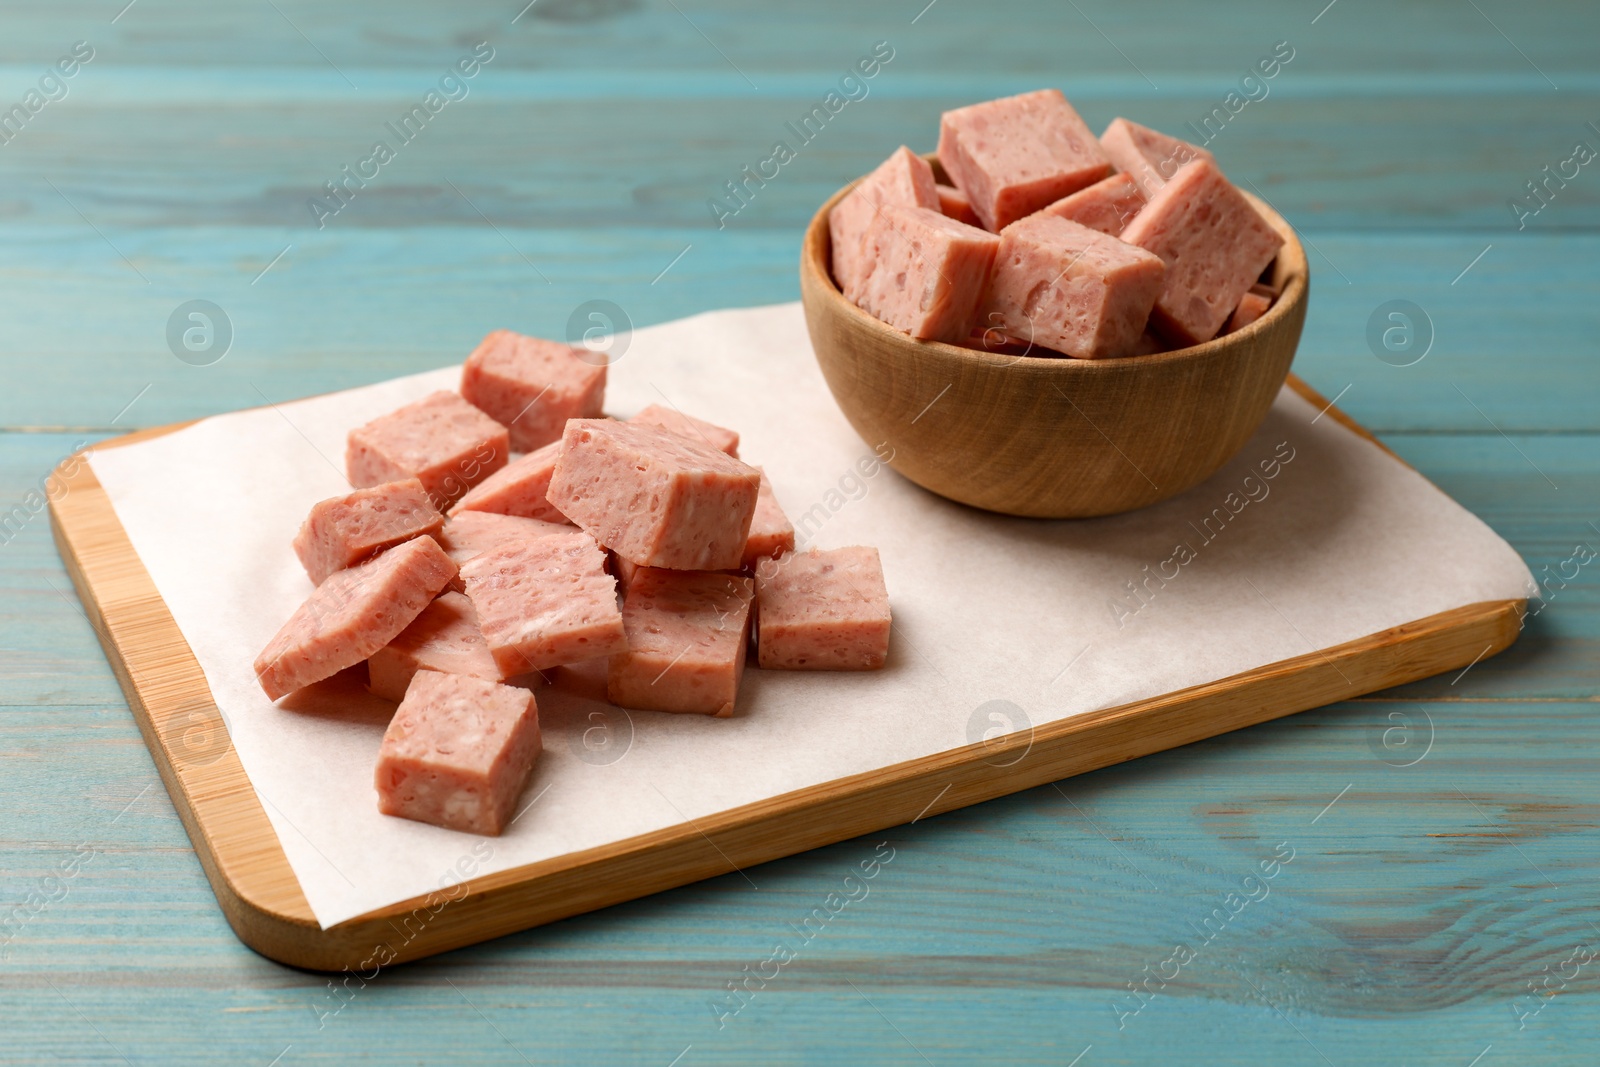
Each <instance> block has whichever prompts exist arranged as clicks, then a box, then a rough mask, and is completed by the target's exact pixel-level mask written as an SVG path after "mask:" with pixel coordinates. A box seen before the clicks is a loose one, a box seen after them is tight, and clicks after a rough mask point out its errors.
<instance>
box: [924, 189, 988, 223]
mask: <svg viewBox="0 0 1600 1067" xmlns="http://www.w3.org/2000/svg"><path fill="white" fill-rule="evenodd" d="M934 188H935V189H937V190H938V192H939V210H940V211H942V212H944V213H945V214H946V215H948V216H950V217H951V218H953V219H955V220H956V221H957V222H964V223H966V224H967V225H968V226H982V225H983V220H982V219H980V218H978V213H977V212H976V211H974V210H972V201H970V200H968V199H967V194H966V193H963V192H962V191H961V190H960V189H957V188H956V187H955V186H953V185H942V184H941V185H936V186H934Z"/></svg>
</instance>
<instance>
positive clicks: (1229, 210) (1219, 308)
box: [1122, 159, 1283, 345]
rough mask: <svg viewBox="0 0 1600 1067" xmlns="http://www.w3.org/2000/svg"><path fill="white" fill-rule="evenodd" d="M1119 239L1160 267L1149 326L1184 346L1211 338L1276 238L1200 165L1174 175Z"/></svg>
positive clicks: (1213, 171) (1215, 173) (1274, 250)
mask: <svg viewBox="0 0 1600 1067" xmlns="http://www.w3.org/2000/svg"><path fill="white" fill-rule="evenodd" d="M1122 239H1123V240H1124V241H1127V242H1128V243H1129V244H1134V245H1138V246H1139V247H1141V248H1144V249H1147V250H1148V251H1150V252H1153V253H1155V254H1156V255H1158V256H1160V257H1161V260H1162V262H1164V263H1166V265H1167V276H1166V281H1165V282H1164V283H1163V285H1162V290H1161V296H1160V297H1159V298H1158V299H1157V300H1156V305H1155V308H1154V310H1153V311H1152V313H1151V324H1152V325H1153V326H1155V328H1156V329H1157V330H1159V331H1160V332H1161V333H1163V334H1164V335H1166V336H1167V337H1169V338H1170V339H1172V340H1173V341H1175V342H1178V343H1180V344H1185V345H1193V344H1199V343H1200V342H1201V341H1208V340H1210V339H1211V338H1212V337H1215V336H1216V334H1217V331H1218V330H1219V329H1221V328H1222V325H1223V323H1225V322H1227V320H1228V316H1229V315H1230V314H1231V313H1232V312H1233V309H1234V308H1236V307H1238V306H1239V298H1240V297H1242V296H1244V294H1245V293H1247V292H1249V291H1250V286H1251V285H1252V284H1253V283H1254V282H1255V280H1256V279H1257V278H1258V277H1260V276H1261V272H1262V270H1264V269H1265V268H1266V266H1267V264H1268V263H1271V262H1272V259H1273V257H1274V256H1276V255H1277V254H1278V249H1279V248H1280V247H1282V245H1283V238H1282V237H1281V236H1280V235H1279V234H1278V232H1277V231H1276V230H1274V229H1273V228H1272V227H1271V226H1269V225H1267V223H1266V220H1264V219H1263V218H1262V217H1261V215H1260V214H1259V213H1258V212H1257V211H1256V209H1255V208H1254V207H1252V206H1250V201H1248V200H1246V199H1245V196H1244V194H1243V193H1241V192H1240V191H1239V190H1238V189H1236V188H1234V187H1233V184H1232V183H1231V182H1229V181H1228V179H1227V178H1225V177H1223V176H1222V172H1221V171H1220V170H1218V169H1217V167H1216V164H1214V163H1212V162H1211V161H1210V160H1207V159H1197V160H1194V161H1193V162H1191V163H1185V164H1184V165H1183V166H1182V167H1181V168H1179V170H1178V173H1177V174H1176V175H1174V176H1173V178H1172V180H1171V181H1169V182H1167V183H1166V184H1165V185H1163V186H1162V187H1161V188H1160V189H1159V190H1157V191H1156V193H1155V194H1154V195H1153V196H1152V197H1151V198H1150V202H1149V203H1148V204H1146V205H1145V207H1144V210H1143V211H1141V212H1139V214H1138V215H1136V216H1135V217H1134V220H1133V221H1132V222H1130V223H1129V224H1128V227H1127V229H1125V230H1123V231H1122Z"/></svg>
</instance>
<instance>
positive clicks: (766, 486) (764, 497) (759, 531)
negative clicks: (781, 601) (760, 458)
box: [742, 467, 794, 567]
mask: <svg viewBox="0 0 1600 1067" xmlns="http://www.w3.org/2000/svg"><path fill="white" fill-rule="evenodd" d="M756 470H758V471H761V491H760V492H759V493H757V494H756V511H755V515H754V516H753V517H752V518H751V519H750V536H749V537H748V538H746V539H745V543H744V559H743V561H742V562H743V564H744V566H746V567H754V566H755V565H756V562H757V561H758V560H763V559H776V558H777V557H778V556H781V555H783V554H784V553H785V552H793V551H794V525H793V524H792V523H790V522H789V516H787V515H785V514H784V513H783V508H782V506H781V505H779V503H778V496H777V494H776V493H774V492H773V491H772V482H771V481H769V480H768V479H767V472H766V471H764V470H761V468H760V467H757V468H756Z"/></svg>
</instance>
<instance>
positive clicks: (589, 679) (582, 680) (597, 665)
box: [544, 659, 620, 758]
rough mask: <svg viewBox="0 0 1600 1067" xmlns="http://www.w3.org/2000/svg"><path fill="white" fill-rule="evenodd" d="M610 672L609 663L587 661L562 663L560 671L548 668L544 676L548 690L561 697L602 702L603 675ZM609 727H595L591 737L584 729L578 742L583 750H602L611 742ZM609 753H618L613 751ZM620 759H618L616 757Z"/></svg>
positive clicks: (604, 697)
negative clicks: (556, 691)
mask: <svg viewBox="0 0 1600 1067" xmlns="http://www.w3.org/2000/svg"><path fill="white" fill-rule="evenodd" d="M609 669H610V661H609V660H604V659H591V660H587V661H586V662H583V663H566V664H563V665H561V666H560V667H551V668H550V669H549V670H547V671H545V672H544V673H545V674H546V675H548V676H549V679H550V688H551V689H559V690H561V691H562V692H563V693H571V694H572V695H573V696H576V697H583V698H584V699H585V700H598V701H600V702H602V703H605V702H606V672H607V671H608V670H609ZM591 721H593V720H591ZM610 725H611V724H610V723H609V722H606V723H599V722H597V723H595V726H599V727H600V730H599V731H598V732H597V733H595V734H593V735H591V734H590V733H589V731H590V730H594V729H595V726H590V727H589V728H588V729H586V730H585V731H584V732H583V734H582V736H581V740H582V742H583V745H584V747H585V748H586V749H603V748H604V746H605V745H607V744H609V743H610V741H611V737H610ZM612 751H613V752H616V751H618V750H615V749H613V750H612ZM619 758H620V757H619Z"/></svg>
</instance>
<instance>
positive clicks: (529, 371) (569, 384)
mask: <svg viewBox="0 0 1600 1067" xmlns="http://www.w3.org/2000/svg"><path fill="white" fill-rule="evenodd" d="M605 394H606V368H605V364H604V363H603V362H602V361H600V360H599V359H598V358H597V357H596V356H595V355H594V354H593V353H591V352H589V351H588V350H587V349H583V348H573V347H572V346H570V345H564V344H560V343H559V342H556V341H546V340H543V339H541V338H538V337H525V336H523V335H522V334H520V333H513V332H511V331H510V330H495V331H494V332H493V333H491V334H489V335H488V336H487V337H485V338H484V339H483V341H482V342H481V343H480V344H479V345H478V347H477V348H476V349H474V350H473V353H472V354H471V355H470V356H468V357H467V362H466V365H465V366H463V367H462V369H461V395H462V396H464V397H466V398H467V399H468V400H469V401H471V402H472V403H473V404H475V405H477V406H478V407H480V408H482V409H483V410H484V411H486V412H488V413H489V415H490V416H491V417H493V418H494V419H495V421H497V422H499V423H501V424H502V425H504V426H506V427H508V428H509V429H510V431H511V447H512V448H513V449H515V450H516V451H518V452H532V451H533V450H534V449H536V448H540V447H542V446H544V445H547V444H549V443H550V442H552V441H556V440H559V439H560V437H561V428H562V427H563V426H565V425H566V423H567V420H568V419H589V418H597V417H598V416H599V415H600V408H601V405H603V404H604V403H605Z"/></svg>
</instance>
